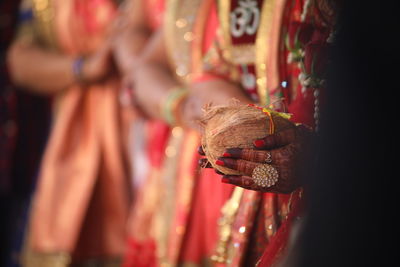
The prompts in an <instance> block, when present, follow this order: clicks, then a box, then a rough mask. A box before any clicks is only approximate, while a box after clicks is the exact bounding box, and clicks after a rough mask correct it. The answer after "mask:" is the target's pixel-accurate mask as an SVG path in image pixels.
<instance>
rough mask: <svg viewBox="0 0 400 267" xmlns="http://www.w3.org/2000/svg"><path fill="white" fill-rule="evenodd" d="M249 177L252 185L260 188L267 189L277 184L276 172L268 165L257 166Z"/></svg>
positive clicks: (277, 176) (277, 175)
mask: <svg viewBox="0 0 400 267" xmlns="http://www.w3.org/2000/svg"><path fill="white" fill-rule="evenodd" d="M251 177H252V178H253V180H254V183H255V184H256V185H258V186H260V187H264V188H268V187H271V186H273V185H275V184H276V183H277V182H278V178H279V174H278V170H277V169H276V168H274V167H273V166H272V165H269V164H259V165H258V166H257V167H255V168H254V170H253V173H252V175H251Z"/></svg>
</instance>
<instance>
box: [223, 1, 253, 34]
mask: <svg viewBox="0 0 400 267" xmlns="http://www.w3.org/2000/svg"><path fill="white" fill-rule="evenodd" d="M230 17H231V23H230V25H231V34H232V35H233V37H241V36H243V34H245V33H246V34H248V35H253V34H255V33H256V31H257V28H258V24H259V22H260V11H259V9H258V7H257V1H255V0H239V6H238V7H237V8H235V10H233V11H232V12H231V15H230Z"/></svg>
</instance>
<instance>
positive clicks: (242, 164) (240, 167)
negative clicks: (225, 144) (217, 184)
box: [215, 158, 258, 176]
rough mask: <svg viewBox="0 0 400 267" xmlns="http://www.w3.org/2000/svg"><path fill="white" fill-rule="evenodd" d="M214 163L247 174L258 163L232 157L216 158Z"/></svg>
mask: <svg viewBox="0 0 400 267" xmlns="http://www.w3.org/2000/svg"><path fill="white" fill-rule="evenodd" d="M215 164H217V165H219V166H223V167H226V168H229V169H232V170H237V171H239V172H240V173H243V174H245V175H248V176H251V175H252V173H253V170H254V168H255V167H256V166H257V165H258V163H255V162H251V161H247V160H242V159H232V158H218V160H217V161H216V162H215Z"/></svg>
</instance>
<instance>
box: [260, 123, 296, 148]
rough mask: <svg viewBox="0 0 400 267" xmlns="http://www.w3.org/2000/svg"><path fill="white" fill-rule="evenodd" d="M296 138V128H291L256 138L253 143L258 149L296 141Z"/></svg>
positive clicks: (276, 146)
mask: <svg viewBox="0 0 400 267" xmlns="http://www.w3.org/2000/svg"><path fill="white" fill-rule="evenodd" d="M295 139H296V128H290V129H286V130H283V131H280V132H277V133H275V134H271V135H268V136H266V137H264V138H262V139H259V140H255V141H254V143H253V144H254V146H255V147H256V148H257V149H273V148H278V147H282V146H285V145H288V144H290V143H292V142H294V141H295Z"/></svg>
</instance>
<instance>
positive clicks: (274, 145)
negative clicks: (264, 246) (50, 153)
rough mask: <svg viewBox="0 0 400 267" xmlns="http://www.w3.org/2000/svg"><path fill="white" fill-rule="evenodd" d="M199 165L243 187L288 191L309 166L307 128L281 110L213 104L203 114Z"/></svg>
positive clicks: (264, 190)
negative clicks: (201, 157) (213, 105)
mask: <svg viewBox="0 0 400 267" xmlns="http://www.w3.org/2000/svg"><path fill="white" fill-rule="evenodd" d="M202 122H203V126H204V135H203V140H202V149H201V153H203V154H204V155H205V156H206V157H207V160H208V163H207V164H206V163H205V162H204V160H202V161H201V163H202V165H203V167H214V168H215V169H216V171H217V173H220V174H223V177H222V182H224V183H230V184H234V185H236V186H240V187H243V188H245V189H250V190H256V191H263V192H273V193H290V192H292V191H293V190H295V189H296V188H297V187H299V186H300V185H301V179H302V177H303V175H304V171H305V170H309V169H310V155H311V154H312V145H311V142H310V140H311V138H310V137H311V131H310V130H309V129H307V128H306V127H305V126H303V125H295V124H294V123H292V122H291V121H289V120H288V116H287V115H286V114H282V113H277V112H273V111H271V110H267V109H261V108H257V107H254V106H238V105H236V106H228V107H213V108H210V109H208V110H206V114H205V117H204V119H203V121H202Z"/></svg>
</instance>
